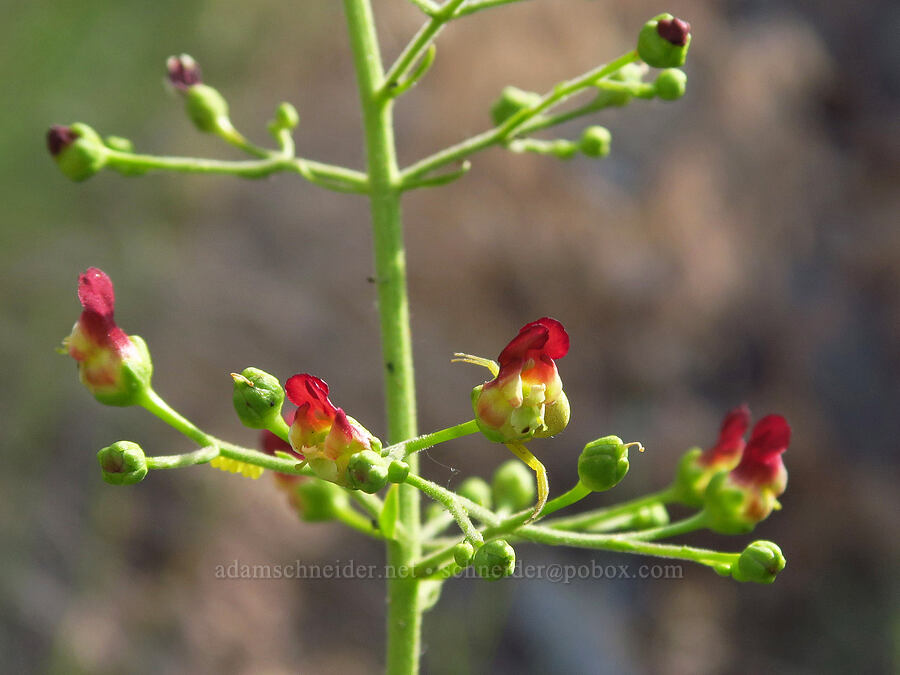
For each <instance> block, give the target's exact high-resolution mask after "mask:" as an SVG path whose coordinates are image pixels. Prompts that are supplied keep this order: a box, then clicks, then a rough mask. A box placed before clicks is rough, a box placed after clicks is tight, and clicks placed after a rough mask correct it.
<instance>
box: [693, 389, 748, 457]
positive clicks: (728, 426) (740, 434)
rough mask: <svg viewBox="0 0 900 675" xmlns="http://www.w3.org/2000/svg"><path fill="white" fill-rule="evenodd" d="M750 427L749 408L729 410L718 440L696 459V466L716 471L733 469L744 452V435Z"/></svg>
mask: <svg viewBox="0 0 900 675" xmlns="http://www.w3.org/2000/svg"><path fill="white" fill-rule="evenodd" d="M749 426H750V408H748V407H747V404H743V405H741V406H739V407H737V408H735V409H734V410H730V411H729V412H728V414H727V415H725V419H723V420H722V426H721V428H720V429H719V439H718V440H717V441H716V444H715V445H714V446H712V447H711V448H709V449H707V450H704V451H703V452H702V453H701V454H700V456H699V457H697V464H699V465H700V466H703V467H715V468H717V469H733V468H734V467H735V466H736V465H737V463H738V462H739V461H740V460H741V453H743V452H744V434H745V433H747V428H748V427H749Z"/></svg>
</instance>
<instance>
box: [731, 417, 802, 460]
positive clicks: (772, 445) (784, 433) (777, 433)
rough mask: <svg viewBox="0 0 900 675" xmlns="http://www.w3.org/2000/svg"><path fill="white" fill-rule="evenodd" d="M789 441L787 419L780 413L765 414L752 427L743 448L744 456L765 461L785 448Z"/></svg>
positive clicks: (789, 428)
mask: <svg viewBox="0 0 900 675" xmlns="http://www.w3.org/2000/svg"><path fill="white" fill-rule="evenodd" d="M790 442H791V427H790V426H789V425H788V423H787V420H786V419H784V417H782V416H781V415H766V416H765V417H763V418H762V419H761V420H760V421H759V422H757V423H756V426H755V427H753V431H752V433H751V434H750V440H749V441H748V442H747V447H746V449H745V450H744V458H745V459H747V460H748V461H754V462H765V461H766V460H767V459H769V458H771V457H775V456H777V455H780V454H781V453H782V452H784V451H785V450H787V447H788V445H789V444H790ZM742 463H743V462H742Z"/></svg>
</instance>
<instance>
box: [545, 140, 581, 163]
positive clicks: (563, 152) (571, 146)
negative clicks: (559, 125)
mask: <svg viewBox="0 0 900 675" xmlns="http://www.w3.org/2000/svg"><path fill="white" fill-rule="evenodd" d="M549 149H550V154H551V155H553V156H554V157H556V158H558V159H572V158H573V157H574V156H575V153H577V152H578V144H577V143H573V142H572V141H567V140H565V139H564V138H558V139H556V140H554V141H551V142H550V145H549Z"/></svg>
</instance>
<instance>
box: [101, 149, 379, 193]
mask: <svg viewBox="0 0 900 675" xmlns="http://www.w3.org/2000/svg"><path fill="white" fill-rule="evenodd" d="M106 156H107V165H108V166H109V167H110V168H112V169H115V170H117V171H120V172H122V173H125V174H133V173H136V172H140V173H143V172H146V171H176V172H180V173H203V174H220V175H229V176H239V177H241V178H263V177H265V176H270V175H272V174H274V173H279V172H292V173H298V174H300V175H301V176H303V177H304V178H306V179H307V180H308V181H310V182H311V183H315V184H316V185H320V186H321V187H325V188H328V189H329V190H335V191H337V192H366V191H368V180H367V178H366V175H365V174H363V173H360V172H358V171H353V170H352V169H345V168H343V167H337V166H332V165H330V164H323V163H321V162H314V161H312V160H308V159H302V158H299V157H285V156H284V155H282V154H280V153H279V154H275V153H273V154H272V155H271V156H270V157H268V158H266V159H257V160H241V161H226V160H218V159H200V158H196V157H164V156H161V157H158V156H156V155H138V154H132V153H129V152H119V151H117V150H107V153H106Z"/></svg>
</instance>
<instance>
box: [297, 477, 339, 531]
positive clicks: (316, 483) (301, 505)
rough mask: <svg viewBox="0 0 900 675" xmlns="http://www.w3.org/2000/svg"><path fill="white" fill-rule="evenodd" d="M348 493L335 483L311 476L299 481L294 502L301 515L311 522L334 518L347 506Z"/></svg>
mask: <svg viewBox="0 0 900 675" xmlns="http://www.w3.org/2000/svg"><path fill="white" fill-rule="evenodd" d="M348 502H349V498H348V496H347V493H346V492H345V491H344V490H342V489H341V488H339V487H338V486H337V485H335V484H334V483H330V482H328V481H327V480H319V479H318V478H310V479H308V480H302V481H300V482H299V483H297V487H295V488H294V504H295V506H296V507H297V513H298V514H300V517H301V518H302V519H303V520H305V521H306V522H309V523H320V522H324V521H328V520H334V519H335V518H336V517H337V513H338V511H340V510H341V509H344V508H347V506H348V505H349V504H348Z"/></svg>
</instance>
